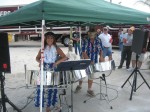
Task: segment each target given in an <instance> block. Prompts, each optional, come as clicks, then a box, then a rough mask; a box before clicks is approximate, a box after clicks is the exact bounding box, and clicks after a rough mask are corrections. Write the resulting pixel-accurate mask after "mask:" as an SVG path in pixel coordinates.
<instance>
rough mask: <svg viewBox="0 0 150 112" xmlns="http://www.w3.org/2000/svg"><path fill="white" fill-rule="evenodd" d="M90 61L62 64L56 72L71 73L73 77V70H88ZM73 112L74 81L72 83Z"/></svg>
mask: <svg viewBox="0 0 150 112" xmlns="http://www.w3.org/2000/svg"><path fill="white" fill-rule="evenodd" d="M90 63H91V61H90V60H89V59H84V60H77V61H65V62H62V63H60V64H59V65H58V66H57V68H56V69H55V71H56V72H57V71H68V70H69V71H71V74H72V77H73V70H81V69H86V68H87V67H88V66H89V65H90ZM70 107H71V112H73V80H72V81H71V106H70Z"/></svg>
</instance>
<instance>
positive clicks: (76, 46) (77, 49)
mask: <svg viewBox="0 0 150 112" xmlns="http://www.w3.org/2000/svg"><path fill="white" fill-rule="evenodd" d="M74 48H75V53H76V54H78V53H77V51H78V52H79V55H80V44H74Z"/></svg>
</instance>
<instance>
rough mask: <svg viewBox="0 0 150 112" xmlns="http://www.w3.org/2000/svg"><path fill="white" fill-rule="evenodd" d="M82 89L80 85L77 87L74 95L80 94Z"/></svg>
mask: <svg viewBox="0 0 150 112" xmlns="http://www.w3.org/2000/svg"><path fill="white" fill-rule="evenodd" d="M81 89H82V87H80V86H79V85H78V86H77V87H76V90H75V91H74V93H78V92H80V90H81Z"/></svg>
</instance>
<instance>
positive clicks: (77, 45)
mask: <svg viewBox="0 0 150 112" xmlns="http://www.w3.org/2000/svg"><path fill="white" fill-rule="evenodd" d="M74 30H75V32H73V34H72V40H73V45H74V48H75V53H76V54H78V53H79V55H80V34H79V31H78V28H75V29H74Z"/></svg>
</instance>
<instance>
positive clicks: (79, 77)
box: [73, 70, 87, 82]
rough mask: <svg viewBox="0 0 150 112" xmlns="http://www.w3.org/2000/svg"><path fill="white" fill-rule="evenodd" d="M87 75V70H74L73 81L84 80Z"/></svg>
mask: <svg viewBox="0 0 150 112" xmlns="http://www.w3.org/2000/svg"><path fill="white" fill-rule="evenodd" d="M86 76H87V75H86V71H85V70H74V71H73V81H74V82H77V81H80V80H82V79H83V78H85V77H86Z"/></svg>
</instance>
